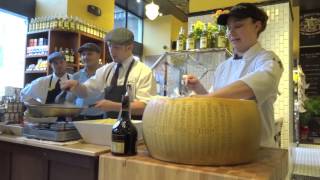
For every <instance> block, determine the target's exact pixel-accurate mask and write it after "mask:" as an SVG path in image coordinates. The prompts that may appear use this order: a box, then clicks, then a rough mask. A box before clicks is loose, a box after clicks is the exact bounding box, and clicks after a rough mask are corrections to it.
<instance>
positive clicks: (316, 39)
mask: <svg viewBox="0 0 320 180" xmlns="http://www.w3.org/2000/svg"><path fill="white" fill-rule="evenodd" d="M319 44H320V9H317V10H316V11H314V10H313V11H311V12H310V11H309V12H302V13H301V16H300V46H313V45H319Z"/></svg>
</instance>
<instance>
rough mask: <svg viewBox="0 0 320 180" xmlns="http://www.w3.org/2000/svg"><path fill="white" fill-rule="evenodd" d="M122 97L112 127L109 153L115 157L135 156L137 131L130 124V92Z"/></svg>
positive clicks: (128, 90) (128, 89)
mask: <svg viewBox="0 0 320 180" xmlns="http://www.w3.org/2000/svg"><path fill="white" fill-rule="evenodd" d="M130 89H131V88H127V93H126V95H124V96H122V101H121V111H120V113H119V116H118V121H117V122H116V123H115V124H114V125H113V127H112V143H111V153H112V154H113V155H116V156H133V155H136V154H137V135H138V133H137V129H136V127H135V126H134V125H133V124H132V122H131V114H130V95H129V94H131V93H130V91H131V90H130Z"/></svg>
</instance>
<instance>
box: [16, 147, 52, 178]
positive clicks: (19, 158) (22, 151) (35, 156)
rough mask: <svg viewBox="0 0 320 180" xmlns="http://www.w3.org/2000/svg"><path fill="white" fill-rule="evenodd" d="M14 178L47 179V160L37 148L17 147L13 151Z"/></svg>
mask: <svg viewBox="0 0 320 180" xmlns="http://www.w3.org/2000/svg"><path fill="white" fill-rule="evenodd" d="M11 168H12V171H11V179H12V180H46V179H47V178H46V172H47V168H48V166H47V162H46V160H45V158H44V156H43V153H42V152H41V151H40V150H39V149H36V148H34V149H33V148H32V149H31V148H28V147H17V148H16V149H15V150H14V151H13V153H12V165H11Z"/></svg>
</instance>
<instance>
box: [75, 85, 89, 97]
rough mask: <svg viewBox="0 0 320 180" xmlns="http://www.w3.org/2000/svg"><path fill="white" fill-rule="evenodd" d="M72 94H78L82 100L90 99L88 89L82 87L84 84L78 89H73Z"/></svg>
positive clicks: (77, 87)
mask: <svg viewBox="0 0 320 180" xmlns="http://www.w3.org/2000/svg"><path fill="white" fill-rule="evenodd" d="M71 92H72V93H74V94H76V95H77V96H78V97H81V98H86V97H88V90H87V87H86V86H84V85H82V84H78V85H77V86H76V87H74V88H73V89H71Z"/></svg>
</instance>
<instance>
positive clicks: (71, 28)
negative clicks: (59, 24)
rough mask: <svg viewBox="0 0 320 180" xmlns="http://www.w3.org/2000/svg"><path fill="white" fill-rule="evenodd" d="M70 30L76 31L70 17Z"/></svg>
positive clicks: (73, 21) (72, 19)
mask: <svg viewBox="0 0 320 180" xmlns="http://www.w3.org/2000/svg"><path fill="white" fill-rule="evenodd" d="M70 30H71V31H75V30H76V24H75V20H74V18H73V17H72V16H71V18H70Z"/></svg>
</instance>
